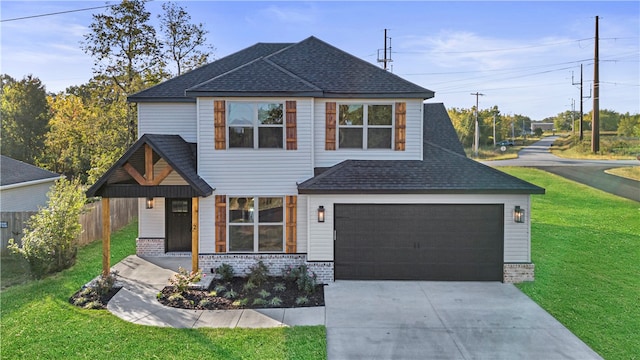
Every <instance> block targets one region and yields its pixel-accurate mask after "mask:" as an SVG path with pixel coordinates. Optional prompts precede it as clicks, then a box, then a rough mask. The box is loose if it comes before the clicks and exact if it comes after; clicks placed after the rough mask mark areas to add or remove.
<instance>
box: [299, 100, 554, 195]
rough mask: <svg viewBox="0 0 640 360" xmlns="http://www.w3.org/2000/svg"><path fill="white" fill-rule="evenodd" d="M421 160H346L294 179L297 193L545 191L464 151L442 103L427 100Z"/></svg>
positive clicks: (513, 192)
mask: <svg viewBox="0 0 640 360" xmlns="http://www.w3.org/2000/svg"><path fill="white" fill-rule="evenodd" d="M424 123H425V125H424V131H425V136H424V141H423V160H346V161H343V162H341V163H339V164H337V165H335V166H333V167H331V168H329V169H327V170H326V171H324V172H322V173H321V174H320V175H317V176H315V177H313V178H311V179H309V180H307V181H305V182H303V183H301V184H299V185H298V192H299V193H300V194H544V192H545V190H544V189H543V188H541V187H539V186H536V185H533V184H531V183H528V182H526V181H524V180H521V179H518V178H516V177H514V176H511V175H508V174H506V173H503V172H501V171H498V170H496V169H493V168H491V167H489V166H486V165H483V164H481V163H479V162H476V161H474V160H472V159H469V158H467V157H466V156H465V154H464V150H463V149H462V146H461V145H460V142H459V141H458V138H457V135H456V133H455V130H454V129H453V126H452V125H451V120H450V119H449V115H448V114H447V112H446V109H445V108H444V105H442V104H425V112H424Z"/></svg>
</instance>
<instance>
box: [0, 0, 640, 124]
mask: <svg viewBox="0 0 640 360" xmlns="http://www.w3.org/2000/svg"><path fill="white" fill-rule="evenodd" d="M116 3H117V2H115V1H111V2H105V1H24V0H23V1H10V0H9V1H7V0H2V1H1V2H0V19H1V20H2V22H0V32H1V34H0V57H1V60H0V73H5V74H8V75H10V76H12V77H14V78H16V79H21V78H23V77H24V76H26V75H28V74H32V75H34V76H36V77H38V78H40V79H41V80H42V82H43V83H44V85H45V86H46V89H47V91H48V92H55V93H57V92H60V91H64V90H65V89H66V88H67V87H69V86H72V85H80V84H83V83H86V82H88V81H89V79H90V78H91V77H92V75H93V73H92V68H93V59H92V58H91V57H90V56H89V55H88V54H85V53H84V52H83V51H82V49H81V46H80V44H81V42H82V41H83V40H84V37H83V36H84V35H85V34H87V32H88V31H89V25H90V24H91V22H92V21H93V19H92V14H99V13H104V12H106V11H107V9H104V8H100V9H93V10H88V11H77V12H67V11H71V10H77V9H83V8H91V7H100V6H105V5H108V4H111V5H113V4H116ZM162 3H163V1H152V2H149V3H147V5H146V7H147V10H149V11H150V12H151V14H152V20H153V21H152V23H153V24H154V25H157V23H158V21H157V16H158V15H159V14H160V13H161V11H162V8H161V5H162ZM178 3H179V4H180V5H181V6H182V7H184V8H185V9H186V10H187V12H188V13H189V14H190V15H191V18H192V22H194V23H202V24H204V27H205V28H206V29H207V30H208V31H209V33H208V35H207V38H208V43H210V44H211V45H213V47H214V48H215V51H214V56H215V58H222V57H224V56H226V55H229V54H232V53H234V52H236V51H239V50H242V49H244V48H246V47H248V46H251V45H253V44H255V43H258V42H298V41H301V40H304V39H306V38H307V37H309V36H315V37H317V38H319V39H321V40H323V41H325V42H327V43H329V44H331V45H333V46H336V47H338V48H340V49H342V50H344V51H346V52H348V53H350V54H352V55H355V56H357V57H359V58H362V59H364V60H366V61H368V62H371V63H372V64H375V65H377V66H381V64H380V63H378V62H377V58H378V50H379V49H382V48H383V47H384V29H388V36H389V37H390V38H391V40H390V43H391V59H392V60H393V61H392V62H391V63H390V64H391V69H390V71H392V72H393V73H394V74H396V75H398V76H400V77H403V78H405V79H407V80H409V81H411V82H414V83H416V84H418V85H421V86H423V87H425V88H427V89H430V90H433V91H435V94H436V95H435V97H434V98H433V99H430V100H428V102H442V103H444V104H445V106H446V107H448V108H451V107H457V108H471V107H472V106H475V103H476V96H474V95H472V93H478V92H479V93H481V94H484V95H483V96H480V97H479V98H478V101H479V108H480V109H488V108H491V107H493V106H498V108H499V109H500V111H501V113H503V114H520V115H525V116H529V117H530V118H531V119H533V120H542V119H544V118H547V117H552V116H555V115H557V114H558V113H561V112H564V111H568V110H571V109H572V107H573V108H575V110H576V111H578V110H579V106H580V105H579V102H580V88H579V86H577V85H574V83H578V82H579V81H580V65H581V64H582V65H583V69H584V75H583V80H584V93H583V96H584V97H585V98H584V99H583V104H584V111H585V113H586V112H588V111H590V110H591V109H592V107H593V99H591V98H587V97H589V95H590V88H591V87H592V86H593V79H594V47H595V46H594V45H595V17H596V16H598V17H599V38H600V41H599V45H600V46H599V54H600V62H599V73H600V109H601V110H602V109H609V110H614V111H617V112H620V113H626V112H629V113H632V114H636V113H640V2H638V1H622V2H613V1H568V2H555V1H533V2H521V1H494V2H481V1H471V2H461V1H447V2H439V1H407V2H397V1H354V2H343V1H319V2H302V1H285V2H272V1H259V2H248V1H233V2H230V1H178ZM56 12H66V13H64V14H57V15H50V16H41V17H33V18H28V19H21V20H11V19H15V18H20V17H28V16H34V15H43V14H49V13H56ZM572 104H574V105H572Z"/></svg>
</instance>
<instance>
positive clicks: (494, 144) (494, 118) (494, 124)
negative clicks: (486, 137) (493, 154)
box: [493, 113, 498, 147]
mask: <svg viewBox="0 0 640 360" xmlns="http://www.w3.org/2000/svg"><path fill="white" fill-rule="evenodd" d="M496 116H498V114H497V113H494V114H493V146H494V147H495V146H496Z"/></svg>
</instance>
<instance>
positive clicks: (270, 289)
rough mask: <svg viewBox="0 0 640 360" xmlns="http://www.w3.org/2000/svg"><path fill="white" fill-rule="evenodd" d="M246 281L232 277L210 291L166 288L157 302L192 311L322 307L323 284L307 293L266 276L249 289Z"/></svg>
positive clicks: (294, 285)
mask: <svg viewBox="0 0 640 360" xmlns="http://www.w3.org/2000/svg"><path fill="white" fill-rule="evenodd" d="M246 283H247V278H241V277H234V278H233V280H231V281H222V280H216V281H213V282H212V283H211V286H210V288H209V290H193V289H192V290H187V291H186V292H183V293H181V294H178V295H176V294H177V291H176V289H175V287H173V286H167V287H165V288H164V289H162V291H161V292H160V293H159V294H158V301H159V302H160V303H161V304H163V305H166V306H171V307H175V308H181V309H193V310H229V309H261V308H270V307H271V308H292V307H306V306H324V288H323V286H324V285H317V286H316V288H315V291H314V292H312V293H310V294H306V293H304V292H302V291H300V290H298V287H297V285H296V283H295V282H294V281H288V280H285V279H284V278H281V277H269V278H268V279H267V281H265V282H264V283H263V284H261V285H260V286H256V287H254V288H251V289H248V288H247V287H246Z"/></svg>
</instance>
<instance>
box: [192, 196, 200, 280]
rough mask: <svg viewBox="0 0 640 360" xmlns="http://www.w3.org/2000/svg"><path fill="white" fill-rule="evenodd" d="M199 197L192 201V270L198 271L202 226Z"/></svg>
mask: <svg viewBox="0 0 640 360" xmlns="http://www.w3.org/2000/svg"><path fill="white" fill-rule="evenodd" d="M198 199H199V198H198V197H194V198H193V199H192V201H191V271H198V269H199V266H198V251H199V246H198V239H199V238H200V236H199V235H200V230H199V229H200V226H199V224H198V219H199V218H200V217H199V216H198Z"/></svg>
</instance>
